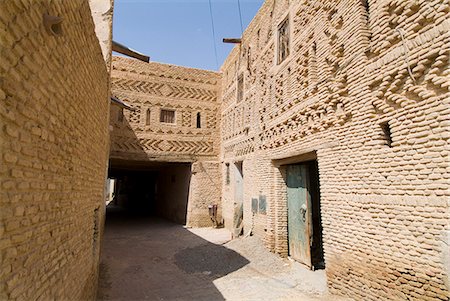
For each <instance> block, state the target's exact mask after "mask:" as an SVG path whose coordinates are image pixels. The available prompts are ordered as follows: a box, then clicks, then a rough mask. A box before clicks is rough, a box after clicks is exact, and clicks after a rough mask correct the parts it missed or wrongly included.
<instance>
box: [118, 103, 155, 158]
mask: <svg viewBox="0 0 450 301" xmlns="http://www.w3.org/2000/svg"><path fill="white" fill-rule="evenodd" d="M139 118H140V112H139V108H137V110H136V111H130V110H127V109H122V108H119V107H118V106H111V116H110V125H111V126H113V131H112V132H111V149H110V158H113V159H121V160H132V161H146V160H148V155H147V153H146V151H145V149H146V148H152V147H157V145H156V144H155V143H153V142H152V141H151V140H149V141H146V140H143V139H142V138H139V137H138V136H137V135H136V134H137V133H140V132H143V131H144V129H143V128H142V127H140V126H139V125H137V126H134V130H133V127H132V126H131V123H137V124H140V120H139ZM154 142H156V141H154Z"/></svg>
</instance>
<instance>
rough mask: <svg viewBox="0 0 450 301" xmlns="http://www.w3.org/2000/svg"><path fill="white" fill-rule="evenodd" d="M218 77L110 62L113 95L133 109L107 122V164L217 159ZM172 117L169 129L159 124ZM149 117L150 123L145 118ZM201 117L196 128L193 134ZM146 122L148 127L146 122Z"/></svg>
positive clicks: (161, 66)
mask: <svg viewBox="0 0 450 301" xmlns="http://www.w3.org/2000/svg"><path fill="white" fill-rule="evenodd" d="M219 83H220V74H219V73H216V72H212V71H204V70H198V69H192V68H184V67H178V66H172V65H165V64H160V63H154V62H151V63H145V62H141V61H138V60H135V59H129V58H122V57H113V70H112V93H113V95H115V96H116V97H118V98H119V99H121V100H123V101H125V102H126V103H127V104H129V105H130V106H132V107H133V109H134V111H130V110H124V119H123V121H119V117H118V114H119V113H120V112H119V110H118V109H116V108H114V109H113V111H112V114H111V115H112V116H111V125H112V126H113V132H112V135H111V136H112V137H111V158H114V159H124V160H144V161H146V160H150V161H170V162H193V161H195V160H208V159H217V154H218V153H219V142H220V137H219V135H218V132H219V130H218V129H219V124H220V118H219V116H220V112H219V100H218V94H219V90H220V85H219ZM162 109H167V110H174V111H175V120H174V121H175V122H174V123H173V124H168V123H162V122H160V111H161V110H162ZM147 112H149V118H147V114H148V113H147ZM197 113H200V119H201V122H200V126H201V127H200V128H197ZM147 119H148V121H147Z"/></svg>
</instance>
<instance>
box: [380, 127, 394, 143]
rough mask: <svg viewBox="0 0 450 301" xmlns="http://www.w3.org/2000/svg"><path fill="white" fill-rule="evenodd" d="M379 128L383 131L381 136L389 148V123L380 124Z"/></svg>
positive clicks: (390, 136) (390, 140)
mask: <svg viewBox="0 0 450 301" xmlns="http://www.w3.org/2000/svg"><path fill="white" fill-rule="evenodd" d="M380 127H381V129H382V130H383V136H384V140H385V142H386V145H387V146H389V147H392V134H391V127H390V125H389V122H387V121H386V122H383V123H380Z"/></svg>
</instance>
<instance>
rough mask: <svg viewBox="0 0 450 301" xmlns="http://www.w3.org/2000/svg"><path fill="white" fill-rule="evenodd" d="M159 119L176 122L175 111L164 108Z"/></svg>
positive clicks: (165, 121)
mask: <svg viewBox="0 0 450 301" xmlns="http://www.w3.org/2000/svg"><path fill="white" fill-rule="evenodd" d="M159 121H160V122H163V123H175V111H174V110H165V109H162V110H161V115H160V118H159Z"/></svg>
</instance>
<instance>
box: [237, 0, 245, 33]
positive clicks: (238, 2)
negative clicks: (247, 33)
mask: <svg viewBox="0 0 450 301" xmlns="http://www.w3.org/2000/svg"><path fill="white" fill-rule="evenodd" d="M237 5H238V10H239V20H240V21H241V38H242V36H243V35H244V25H243V23H242V12H241V1H240V0H237Z"/></svg>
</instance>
